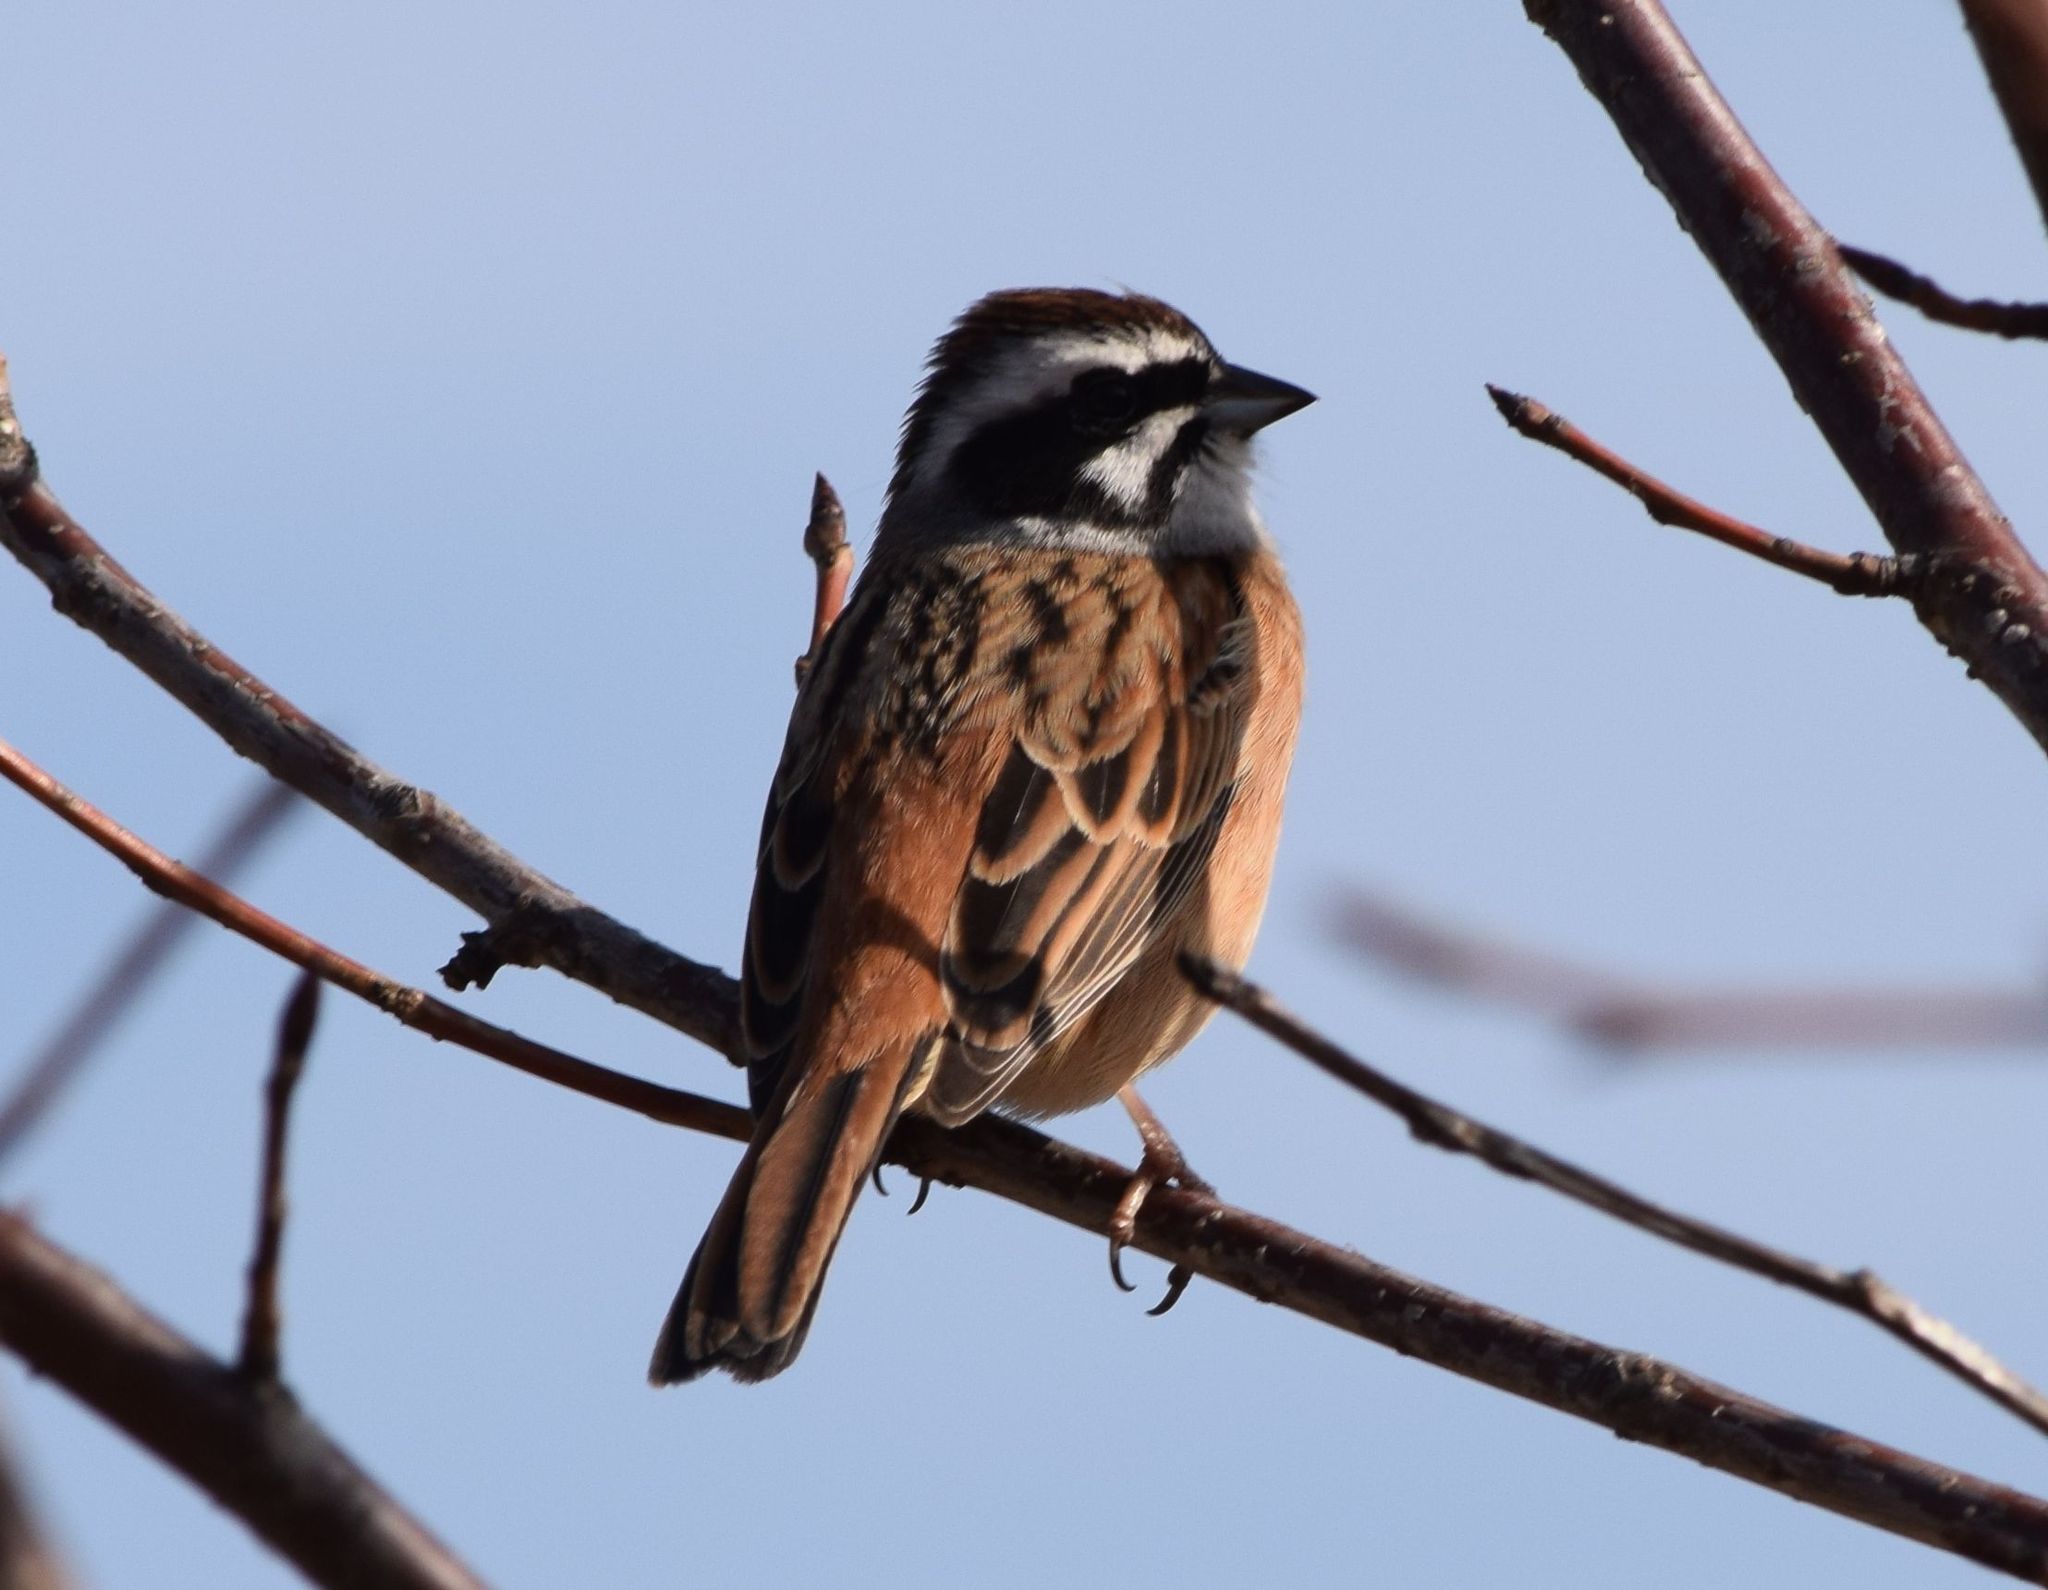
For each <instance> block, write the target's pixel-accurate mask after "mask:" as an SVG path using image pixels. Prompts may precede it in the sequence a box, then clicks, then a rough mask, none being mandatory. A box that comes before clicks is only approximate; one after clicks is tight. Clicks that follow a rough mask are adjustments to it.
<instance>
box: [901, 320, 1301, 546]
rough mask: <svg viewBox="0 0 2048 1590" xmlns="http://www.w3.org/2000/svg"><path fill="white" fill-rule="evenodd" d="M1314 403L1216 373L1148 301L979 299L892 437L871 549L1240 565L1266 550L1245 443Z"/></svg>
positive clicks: (1287, 388)
mask: <svg viewBox="0 0 2048 1590" xmlns="http://www.w3.org/2000/svg"><path fill="white" fill-rule="evenodd" d="M1313 401H1314V399H1313V398H1312V397H1311V395H1310V394H1309V393H1307V392H1304V391H1303V390H1302V389H1301V388H1300V387H1297V386H1291V385H1289V384H1288V383H1287V382H1285V381H1277V380H1275V379H1273V378H1272V377H1271V376H1264V375H1260V374H1258V373H1257V372H1255V371H1251V370H1246V369H1243V368H1240V367H1239V366H1237V365H1233V364H1226V363H1225V362H1224V361H1223V359H1222V358H1221V357H1220V356H1218V354H1217V352H1216V350H1215V348H1214V347H1212V346H1211V345H1210V342H1209V339H1208V338H1207V337H1205V336H1203V335H1202V332H1201V329H1200V328H1199V327H1198V326H1196V325H1195V323H1194V322H1193V321H1191V320H1189V319H1188V318H1187V316H1185V315H1183V314H1182V313H1181V312H1180V311H1179V310H1177V309H1175V308H1173V307H1172V306H1171V305H1168V304H1163V303H1161V302H1160V301H1159V300H1158V299H1156V298H1145V297H1141V296H1138V295H1135V294H1131V295H1121V294H1116V293H1103V292H1095V291H1091V290H1089V289H1085V288H1022V289H1015V290H1011V291H1008V292H998V293H991V294H989V296H988V297H986V298H984V299H982V300H981V302H979V303H978V304H976V305H975V306H974V307H973V308H971V309H969V310H968V311H967V313H965V314H964V315H962V316H961V317H960V318H959V320H958V321H956V322H955V323H954V325H953V327H952V329H951V330H949V331H948V332H947V333H946V334H945V336H943V337H941V338H940V339H939V343H938V346H937V347H936V348H934V349H933V350H932V356H931V361H930V364H929V366H928V367H927V372H926V376H925V381H924V385H923V386H922V387H921V388H919V390H918V394H917V399H916V401H915V402H914V403H913V404H912V405H911V408H910V413H909V415H908V416H907V417H906V418H905V420H904V423H903V440H902V445H901V447H900V448H899V450H898V453H897V462H896V474H895V478H894V479H893V481H892V482H891V483H890V488H889V507H888V510H887V512H886V513H885V514H884V515H883V521H882V530H883V534H884V535H885V536H887V537H889V538H890V539H892V540H896V539H899V538H900V540H901V541H906V542H907V541H913V540H921V539H925V538H934V539H941V540H954V539H962V538H975V539H980V538H984V537H986V538H992V539H1003V538H1014V539H1018V540H1023V541H1028V542H1032V543H1035V544H1051V545H1060V546H1064V547H1072V548H1075V549H1080V550H1101V551H1120V552H1139V553H1153V554H1157V553H1188V554H1193V553H1203V552H1227V551H1235V550H1242V549H1246V548H1249V547H1251V546H1254V545H1256V544H1258V542H1259V541H1260V540H1261V538H1262V537H1263V535H1264V528H1263V526H1262V525H1261V524H1260V521H1259V517H1258V513H1257V510H1256V509H1254V508H1253V506H1252V502H1251V488H1250V477H1249V473H1248V471H1249V466H1250V462H1251V446H1250V443H1251V437H1252V435H1253V434H1254V433H1255V432H1257V431H1258V430H1260V429H1261V428H1263V427H1264V426H1267V425H1270V424H1271V423H1272V422H1273V421H1275V420H1277V419H1280V418H1283V417H1284V416H1286V415H1288V414H1292V413H1293V412H1294V411H1295V410H1296V409H1299V408H1301V407H1303V406H1304V405H1306V404H1308V403H1311V402H1313Z"/></svg>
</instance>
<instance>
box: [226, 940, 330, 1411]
mask: <svg viewBox="0 0 2048 1590" xmlns="http://www.w3.org/2000/svg"><path fill="white" fill-rule="evenodd" d="M319 1017H320V979H319V978H318V977H317V976H316V975H314V974H313V973H312V972H301V973H300V974H299V980H298V982H297V983H296V984H295V985H294V986H293V988H292V993H291V998H290V999H288V1000H286V1001H285V1007H284V1014H283V1016H282V1017H281V1018H280V1019H279V1021H278V1025H277V1052H276V1054H275V1056H274V1057H273V1058H272V1060H271V1063H270V1081H269V1082H268V1083H267V1084H266V1085H265V1087H264V1090H263V1170H262V1174H261V1177H260V1179H259V1181H258V1184H257V1190H256V1244H255V1247H254V1249H253V1250H252V1252H251V1253H250V1255H249V1301H248V1306H247V1307H246V1308H245V1309H244V1310H243V1313H242V1351H241V1355H240V1356H239V1357H238V1358H237V1359H236V1367H237V1368H238V1369H240V1370H241V1372H242V1373H243V1374H244V1375H245V1376H247V1377H248V1378H249V1379H250V1380H253V1381H259V1382H265V1383H269V1384H273V1385H274V1384H275V1383H276V1381H277V1374H278V1365H279V1354H278V1342H279V1338H280V1336H281V1334H282V1331H283V1321H284V1315H283V1312H282V1310H281V1309H280V1308H279V1306H278V1301H277V1275H278V1268H279V1266H280V1264H281V1263H282V1261H283V1257H284V1222H285V1216H286V1213H287V1205H286V1201H285V1187H284V1164H285V1146H286V1144H287V1142H288V1141H289V1138H290V1132H291V1120H292V1096H293V1094H295V1093H297V1092H298V1088H299V1078H300V1077H302V1076H304V1075H305V1073H306V1050H307V1049H308V1048H310V1047H311V1045H312V1042H313V1026H314V1023H315V1022H317V1021H318V1020H319Z"/></svg>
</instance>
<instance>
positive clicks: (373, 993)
mask: <svg viewBox="0 0 2048 1590" xmlns="http://www.w3.org/2000/svg"><path fill="white" fill-rule="evenodd" d="M0 778H4V779H6V780H7V781H8V782H9V783H11V784H13V785H14V786H15V787H16V788H18V789H21V790H23V791H25V792H27V793H28V794H29V795H31V796H32V797H34V798H35V799H36V800H37V801H39V802H41V803H42V805H44V806H45V807H47V808H48V809H49V810H51V811H53V812H55V813H56V814H57V815H58V816H59V817H61V818H63V819H64V821H65V822H67V823H69V824H70V825H71V826H72V827H73V828H75V829H77V830H78V831H79V832H80V833H82V834H84V835H85V836H86V837H87V838H89V839H91V840H92V841H93V842H94V843H96V844H97V845H99V846H100V848H101V849H103V850H106V851H108V852H109V853H110V854H112V855H115V856H117V857H119V858H120V859H121V860H122V861H123V862H125V863H126V864H127V866H128V870H129V871H131V872H133V873H134V874H135V875H136V876H137V877H138V878H140V879H141V880H142V881H143V883H145V884H146V885H147V886H148V887H150V888H151V889H154V890H155V891H156V892H157V893H158V894H161V895H163V896H165V897H166V898H167V899H171V900H175V901H177V902H178V904H180V905H183V906H188V907H190V908H191V909H192V910H194V911H197V912H198V913H199V914H200V915H201V916H204V917H210V918H211V919H212V920H214V921H215V922H218V923H220V924H221V926H223V927H225V928H228V929H230V930H231V931H233V932H236V933H239V934H241V935H242V936H243V937H244V938H246V939H248V940H250V941H251V942H252V943H256V944H260V945H262V946H263V948H265V949H267V950H269V951H270V952H271V953H272V954H273V955H278V956H282V957H283V958H284V959H285V960H288V961H290V962H291V963H292V964H293V965H294V966H297V967H299V968H301V969H302V970H304V971H308V972H312V973H314V974H315V975H317V976H319V977H321V978H322V979H324V980H325V981H327V982H329V983H331V984H333V985H334V986H335V987H336V988H339V989H341V990H343V991H344V992H345V993H350V994H354V995H355V996H356V997H357V998H358V999H362V1000H366V1001H367V1002H369V1003H370V1004H372V1005H375V1006H376V1007H377V1008H378V1009H379V1010H381V1011H383V1012H384V1013H385V1014H386V1015H388V1016H391V1017H393V1018H395V1019H396V1020H397V1021H398V1022H399V1023H400V1024H401V1025H403V1026H407V1027H411V1028H413V1029H415V1030H416V1031H419V1032H423V1033H425V1034H426V1035H427V1036H428V1037H430V1038H439V1039H443V1040H445V1041H446V1042H449V1043H455V1044H460V1045H461V1046H462V1047H463V1048H465V1049H472V1050H475V1051H476V1052H477V1053H478V1054H482V1055H488V1056H489V1057H490V1058H491V1059H493V1060H497V1061H500V1062H502V1063H503V1064H505V1065H509V1066H511V1067H512V1068H513V1069H514V1070H516V1071H524V1072H526V1073H527V1074H528V1075H529V1076H537V1077H540V1078H541V1079H542V1080H543V1081H547V1082H554V1083H557V1084H559V1085H560V1086H563V1087H567V1088H573V1089H575V1090H576V1091H578V1092H583V1093H590V1094H591V1095H592V1096H594V1097H597V1098H602V1099H604V1100H605V1101H606V1102H608V1103H612V1104H618V1105H621V1106H622V1107H624V1108H626V1109H629V1110H637V1111H639V1112H640V1113H641V1114H643V1115H651V1116H653V1117H654V1118H655V1119H656V1120H660V1121H664V1122H666V1123H668V1124H669V1125H672V1126H687V1127H690V1128H692V1129H694V1130H696V1131H701V1132H711V1133H714V1134H716V1135H717V1136H720V1137H732V1138H738V1139H740V1140H742V1141H744V1140H745V1138H746V1137H747V1135H748V1133H749V1130H750V1127H749V1124H748V1120H747V1112H746V1111H745V1110H742V1109H739V1108H738V1107H736V1106H734V1105H730V1104H721V1103H719V1102H718V1101H717V1100H715V1099H707V1098H703V1097H700V1096H699V1095H697V1094H694V1093H683V1092H680V1091H678V1090H676V1089H673V1088H662V1087H657V1086H655V1085H654V1084H653V1083H651V1082H640V1081H638V1080H636V1079H634V1078H631V1077H622V1076H620V1075H619V1074H618V1073H617V1072H614V1071H607V1070H605V1069H604V1067H602V1066H597V1065H592V1064H591V1063H590V1062H589V1061H588V1060H578V1059H577V1058H576V1057H575V1056H574V1055H567V1054H563V1053H562V1052H561V1051H560V1050H559V1049H550V1048H549V1047H548V1046H547V1045H546V1044H541V1043H535V1042H534V1041H533V1040H532V1039H530V1038H522V1037H521V1036H520V1035H519V1034H518V1033H516V1032H511V1031H508V1030H507V1029H506V1028H503V1027H498V1026H493V1025H492V1024H491V1023H490V1022H488V1021H480V1020H478V1019H477V1018H476V1017H475V1016H472V1015H470V1014H469V1013H468V1012H467V1011H463V1010H458V1009H456V1007H455V1006H453V1005H451V1004H449V1003H448V1002H447V1001H445V1000H441V999H436V998H435V997H434V996H433V995H431V994H428V993H423V992H422V991H421V990H419V989H417V988H408V987H406V986H405V985H404V984H403V983H396V982H393V981H392V980H391V979H389V978H387V977H384V976H382V975H380V974H379V973H377V972H374V971H372V970H371V969H370V968H369V967H367V966H365V965H363V964H362V963H361V962H360V961H353V960H350V959H349V958H348V957H347V956H346V955H342V954H339V953H337V952H336V951H334V950H331V949H329V948H328V947H327V946H326V945H325V944H322V943H321V942H320V941H319V940H318V939H315V938H311V937H309V936H308V935H306V934H304V933H301V932H300V931H299V930H298V929H297V928H294V927H289V926H287V925H286V924H285V923H283V922H280V921H278V919H277V918H276V917H274V916H270V915H268V914H266V913H265V912H262V911H259V910H257V909H256V908H255V907H254V906H252V905H250V904H249V903H248V901H246V900H244V899H242V898H241V897H240V896H239V895H236V894H232V893H230V892H229V891H228V890H226V889H223V888H222V887H221V886H220V885H219V884H217V883H215V882H214V881H213V880H212V879H210V878H206V877H202V876H201V875H200V874H199V873H197V872H195V871H193V870H192V869H191V868H190V867H188V866H186V865H185V864H184V863H183V862H180V861H174V860H172V859H171V858H170V857H169V856H167V855H165V854H164V853H163V852H162V851H161V850H158V849H157V848H156V847H155V846H153V845H150V844H147V843H145V842H144V841H143V840H141V839H139V838H137V837H136V836H135V835H134V834H132V833H130V832H129V831H128V830H127V829H125V828H123V827H122V826H121V825H120V824H119V823H117V822H115V821H114V820H113V819H112V818H111V817H109V816H107V814H106V813H105V812H102V811H100V810H99V809H98V808H97V807H95V806H92V805H90V804H88V803H87V802H85V801H83V800H80V799H79V798H78V797H77V796H76V795H74V794H72V793H71V791H70V790H68V789H66V788H64V786H63V785H61V784H59V783H58V782H57V781H56V780H55V779H53V778H51V777H50V775H49V774H47V773H45V772H44V771H43V770H42V769H41V768H39V767H37V766H36V765H35V763H33V762H31V761H30V760H29V759H28V758H27V757H25V756H23V755H22V754H21V753H20V752H19V751H17V750H15V749H14V747H13V746H11V745H8V744H6V743H5V742H0ZM715 1014H717V1015H718V1016H720V1017H721V1019H725V1020H731V1019H733V1013H731V1012H722V1013H715Z"/></svg>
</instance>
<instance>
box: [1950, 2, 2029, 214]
mask: <svg viewBox="0 0 2048 1590" xmlns="http://www.w3.org/2000/svg"><path fill="white" fill-rule="evenodd" d="M1962 7H1963V20H1964V21H1965V22H1967V23H1968V24H1969V26H1970V37H1971V38H1972V39H1974V40H1975V41H1976V44H1977V54H1978V56H1979V58H1981V59H1982V61H1983V62H1984V73H1985V75H1986V76H1987V77H1989V78H1990V79H1991V92H1992V93H1993V94H1994V95H1996V96H1997V98H1998V108H1999V109H2000V110H2001V111H2003V112H2004V113H2005V125H2006V127H2007V128H2008V129H2009V130H2010V131H2011V133H2012V142H2013V147H2014V148H2015V149H2016V150H2018V151H2019V157H2020V164H2021V165H2023V166H2025V167H2026V168H2027V180H2028V182H2030V183H2031V184H2033V189H2034V201H2035V203H2037V204H2038V205H2039V206H2040V208H2041V216H2042V219H2043V220H2044V221H2048V4H2044V3H2043V0H1962Z"/></svg>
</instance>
